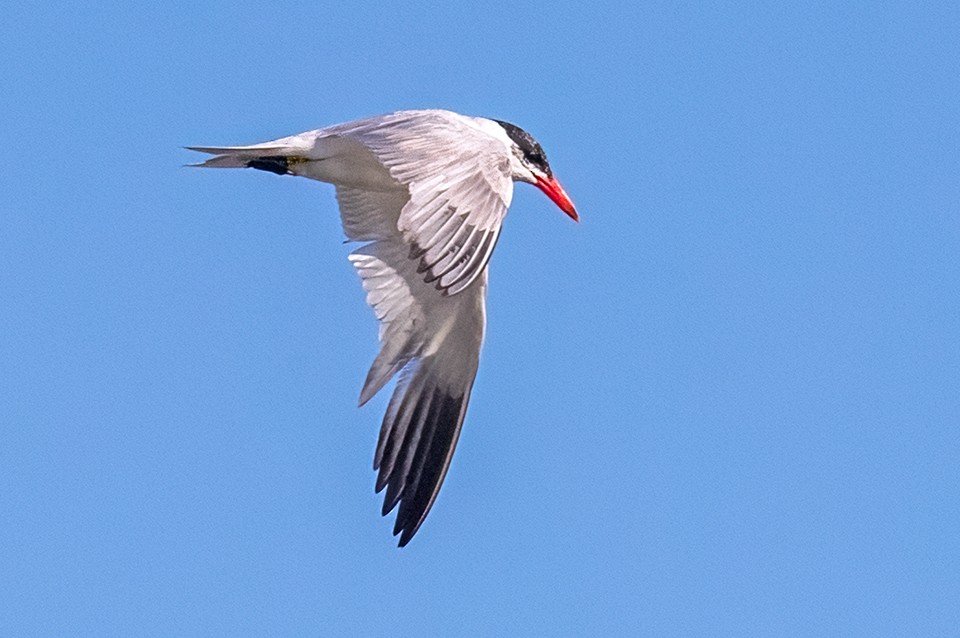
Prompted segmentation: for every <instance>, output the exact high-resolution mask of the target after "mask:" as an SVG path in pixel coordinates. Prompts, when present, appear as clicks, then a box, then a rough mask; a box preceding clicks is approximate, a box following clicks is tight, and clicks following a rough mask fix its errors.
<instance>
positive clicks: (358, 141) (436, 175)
mask: <svg viewBox="0 0 960 638" xmlns="http://www.w3.org/2000/svg"><path fill="white" fill-rule="evenodd" d="M191 148H192V150H198V151H202V152H205V153H210V154H213V155H215V157H213V158H211V159H209V160H207V161H206V162H204V163H203V164H201V166H207V167H216V168H248V167H249V168H257V169H260V170H266V171H270V172H274V173H278V174H292V175H299V176H302V177H307V178H309V179H314V180H318V181H321V182H328V183H331V184H334V185H335V186H336V194H337V200H338V202H339V205H340V216H341V221H342V223H343V229H344V232H345V234H346V235H347V238H348V239H350V240H353V241H358V242H366V243H364V245H363V246H361V247H360V248H358V249H357V250H355V251H354V252H353V253H351V255H350V261H351V262H353V264H354V266H355V267H356V269H357V271H358V273H359V274H360V277H361V280H362V282H363V286H364V289H365V290H366V293H367V302H368V303H369V304H370V306H371V307H372V308H373V309H374V312H375V313H376V315H377V319H378V320H379V321H380V343H381V348H380V352H379V354H378V355H377V357H376V359H375V360H374V363H373V365H372V367H371V368H370V372H369V374H368V375H367V379H366V382H365V383H364V386H363V390H362V391H361V393H360V404H361V405H363V404H364V403H366V402H367V401H368V400H369V399H370V398H371V397H372V396H373V395H374V394H376V393H377V392H378V391H379V390H380V389H381V388H382V387H383V386H384V385H385V384H386V383H387V382H388V381H389V380H390V379H391V378H392V377H393V376H395V375H396V374H397V373H398V372H399V373H400V380H399V382H398V384H397V388H396V390H395V391H394V393H393V396H392V398H391V400H390V403H389V406H388V408H387V413H386V415H385V417H384V420H383V427H382V429H381V432H380V440H379V442H378V444H377V451H376V456H375V460H374V469H377V470H379V475H378V479H377V491H380V490H381V489H383V488H384V487H386V489H387V492H386V496H385V498H384V504H383V513H384V514H387V513H388V512H389V511H390V510H392V509H393V508H394V507H395V506H396V505H397V504H398V503H399V505H400V509H399V512H398V514H397V520H396V524H395V528H394V534H400V545H401V546H403V545H405V544H406V543H407V542H409V540H410V538H412V537H413V535H414V534H415V533H416V531H417V530H418V529H419V527H420V525H421V524H422V523H423V520H424V518H425V517H426V515H427V513H428V512H429V510H430V507H431V506H432V505H433V502H434V500H435V499H436V496H437V492H438V491H439V489H440V485H441V483H442V482H443V478H444V476H445V475H446V471H447V468H448V467H449V464H450V459H451V457H452V455H453V451H454V448H455V447H456V443H457V438H458V436H459V433H460V427H461V426H462V424H463V419H464V415H465V413H466V409H467V403H468V401H469V398H470V390H471V388H472V386H473V380H474V377H475V376H476V373H477V365H478V362H479V354H480V346H481V344H482V342H483V334H484V328H485V323H486V320H485V306H484V304H485V292H486V285H487V275H486V266H487V262H488V260H489V259H490V255H491V253H492V252H493V249H494V246H495V245H496V242H497V238H498V236H499V234H500V228H501V224H502V222H503V218H504V216H505V215H506V211H507V207H508V206H509V205H510V201H511V199H512V195H513V182H514V181H526V182H530V183H534V184H536V185H537V186H538V187H540V188H541V189H542V190H544V192H545V193H547V195H548V196H550V198H551V199H553V200H554V202H556V203H557V204H558V205H559V206H560V207H561V208H562V209H563V210H564V211H565V212H567V214H569V215H570V216H571V217H573V218H574V219H577V216H576V211H575V210H574V208H573V204H572V203H571V202H570V200H569V198H568V197H567V196H566V194H565V193H564V192H563V189H562V188H561V187H560V185H559V183H557V181H556V180H555V179H553V176H552V173H551V171H550V168H549V165H548V164H547V163H546V158H545V157H544V156H543V151H542V149H541V148H540V146H539V144H537V143H536V142H535V141H534V140H533V138H532V137H530V136H529V134H527V133H526V132H524V131H523V130H522V129H519V128H517V127H515V126H513V125H511V124H507V123H504V122H498V121H496V120H488V119H485V118H474V117H466V116H463V115H459V114H457V113H452V112H449V111H440V110H423V111H400V112H397V113H392V114H390V115H384V116H378V117H372V118H366V119H362V120H357V121H354V122H348V123H345V124H338V125H334V126H330V127H327V128H323V129H318V130H315V131H309V132H307V133H301V134H299V135H294V136H291V137H285V138H281V139H278V140H273V141H270V142H264V143H262V144H255V145H252V146H240V147H191Z"/></svg>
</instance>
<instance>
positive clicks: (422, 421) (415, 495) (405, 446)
mask: <svg viewBox="0 0 960 638" xmlns="http://www.w3.org/2000/svg"><path fill="white" fill-rule="evenodd" d="M474 374H475V373H474ZM473 378H474V375H471V376H470V377H469V379H467V383H465V384H458V385H459V387H458V388H453V387H450V385H449V383H447V382H445V381H444V380H442V379H440V378H438V377H437V375H436V374H435V373H434V372H433V371H431V370H430V361H429V357H427V358H425V359H422V360H416V361H413V362H411V363H410V364H408V366H407V367H406V368H405V369H404V370H403V372H402V373H401V375H400V381H399V383H398V384H397V387H396V389H395V390H394V393H393V396H392V397H391V399H390V404H389V406H388V407H387V413H386V415H385V416H384V418H383V426H382V427H381V429H380V439H379V441H378V442H377V452H376V456H375V457H374V462H373V469H374V470H379V475H378V477H377V485H376V490H377V492H380V491H381V490H383V489H384V488H387V492H386V495H385V496H384V501H383V510H382V513H383V515H384V516H386V515H387V514H389V513H390V511H392V510H393V509H394V508H395V507H396V506H397V505H398V504H399V505H400V508H399V510H398V511H397V519H396V522H395V524H394V528H393V534H394V536H396V535H397V534H399V535H400V541H399V546H400V547H403V546H405V545H406V544H407V543H409V542H410V539H412V538H413V536H414V535H415V534H416V533H417V530H419V529H420V526H421V525H422V524H423V521H424V519H426V517H427V514H428V513H429V512H430V508H431V507H433V503H434V501H436V499H437V494H438V493H439V492H440V486H441V485H442V484H443V479H444V477H446V474H447V470H448V469H449V467H450V460H451V459H452V458H453V452H454V450H455V449H456V447H457V439H458V438H459V437H460V429H461V427H462V426H463V419H464V416H465V415H466V413H467V403H468V402H469V401H470V389H471V387H472V385H473Z"/></svg>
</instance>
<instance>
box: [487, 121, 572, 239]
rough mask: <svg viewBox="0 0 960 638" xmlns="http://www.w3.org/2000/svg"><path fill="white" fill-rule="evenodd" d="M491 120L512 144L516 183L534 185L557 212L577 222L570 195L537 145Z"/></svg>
mask: <svg viewBox="0 0 960 638" xmlns="http://www.w3.org/2000/svg"><path fill="white" fill-rule="evenodd" d="M494 121H495V122H496V123H497V124H499V125H500V126H502V127H503V130H504V131H506V133H507V137H509V138H510V141H511V147H510V148H511V150H512V151H513V157H512V159H511V162H510V167H511V169H512V171H513V179H514V180H515V181H518V182H527V183H528V184H533V185H534V186H536V187H537V188H539V189H540V190H542V191H543V192H544V193H545V194H546V195H547V197H549V198H550V199H551V200H553V203H554V204H556V205H557V206H558V207H559V208H560V210H562V211H563V212H565V213H566V214H567V215H569V216H570V217H571V218H573V220H574V221H580V216H579V215H577V209H576V207H574V205H573V202H572V201H571V200H570V196H569V195H567V193H566V191H564V190H563V186H561V185H560V182H558V181H557V179H556V178H555V177H554V176H553V171H552V170H550V164H549V162H547V154H546V153H544V152H543V147H542V146H540V143H539V142H537V140H535V139H533V136H532V135H530V134H529V133H527V132H526V131H524V130H523V129H522V128H520V127H519V126H516V125H515V124H511V123H509V122H501V121H500V120H494Z"/></svg>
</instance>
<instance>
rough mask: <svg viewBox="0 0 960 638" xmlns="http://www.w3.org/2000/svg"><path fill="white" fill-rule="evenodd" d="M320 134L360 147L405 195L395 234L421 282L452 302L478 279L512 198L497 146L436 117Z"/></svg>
mask: <svg viewBox="0 0 960 638" xmlns="http://www.w3.org/2000/svg"><path fill="white" fill-rule="evenodd" d="M323 133H325V134H327V135H333V136H343V137H347V138H349V139H353V140H356V141H358V142H360V143H361V144H362V145H363V146H364V147H366V148H367V149H369V150H370V151H371V152H372V153H373V154H374V155H375V156H376V158H377V160H379V162H380V163H381V164H383V165H384V166H385V167H386V168H387V170H388V171H389V173H390V176H391V177H392V178H393V179H395V180H396V181H397V182H399V183H400V184H403V185H404V186H405V187H406V188H407V191H408V193H409V195H410V199H409V201H408V202H407V203H406V204H405V205H404V207H403V209H402V210H401V212H400V215H399V218H398V220H397V228H398V229H399V230H400V232H401V233H402V236H403V239H404V240H406V242H407V243H408V244H409V245H410V256H411V257H412V258H415V259H418V260H419V266H418V272H420V273H422V274H423V279H424V281H426V282H427V283H433V284H434V285H435V286H436V288H437V289H438V290H440V291H441V292H443V293H444V294H449V295H453V294H456V293H458V292H460V291H462V290H464V289H466V288H467V287H468V286H469V285H470V284H471V283H472V282H473V281H474V280H475V279H476V278H477V277H478V276H479V275H480V273H481V272H483V269H484V267H485V266H486V265H487V262H488V261H489V259H490V255H491V254H492V253H493V249H494V247H495V246H496V243H497V238H498V237H499V235H500V228H501V225H502V223H503V218H504V216H505V215H506V212H507V207H508V206H509V205H510V200H511V198H512V196H513V181H512V179H511V176H510V161H509V157H508V156H507V155H506V154H505V148H504V146H503V144H502V143H501V142H499V141H498V140H496V139H494V138H492V137H491V136H489V135H488V134H486V133H483V132H481V131H479V130H478V129H477V128H476V127H475V126H472V125H471V124H469V122H468V121H466V120H465V118H463V117H461V116H457V115H454V114H450V113H447V112H444V111H403V112H400V113H394V114H392V115H388V116H385V117H380V118H372V119H369V120H360V121H358V122H353V123H350V124H346V125H340V126H335V127H331V128H329V129H324V130H323Z"/></svg>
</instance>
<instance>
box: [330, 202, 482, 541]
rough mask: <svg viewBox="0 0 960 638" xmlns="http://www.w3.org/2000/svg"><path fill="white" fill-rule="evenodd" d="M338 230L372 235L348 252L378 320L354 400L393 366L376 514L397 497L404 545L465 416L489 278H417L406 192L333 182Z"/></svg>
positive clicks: (374, 388)
mask: <svg viewBox="0 0 960 638" xmlns="http://www.w3.org/2000/svg"><path fill="white" fill-rule="evenodd" d="M337 199H338V201H339V203H340V214H341V220H342V222H343V227H344V231H345V232H346V234H347V236H348V237H349V238H351V239H355V240H360V241H363V240H368V241H370V243H368V244H366V245H364V246H362V247H360V248H358V249H357V250H355V251H354V252H353V253H351V255H350V261H351V262H352V263H353V265H354V266H355V267H356V269H357V272H358V273H359V275H360V278H361V280H362V282H363V287H364V289H365V290H366V293H367V303H368V304H370V306H371V307H372V308H373V310H374V312H375V313H376V315H377V319H378V320H379V321H380V342H381V346H380V352H379V354H378V355H377V357H376V359H375V360H374V363H373V365H372V366H371V368H370V372H369V373H368V375H367V380H366V382H365V383H364V386H363V390H362V391H361V393H360V403H361V405H362V404H363V403H365V402H366V401H368V400H369V399H370V398H371V397H373V395H375V394H376V393H377V392H378V391H379V390H380V389H381V388H382V387H383V386H384V385H385V384H386V383H387V382H388V381H389V380H390V378H391V377H393V376H394V375H395V374H396V373H397V372H400V371H401V370H402V372H401V374H400V381H399V383H398V384H397V387H396V389H395V390H394V392H393V396H392V398H391V399H390V403H389V407H388V409H387V413H386V415H385V416H384V418H383V425H382V427H381V430H380V439H379V442H378V443H377V452H376V456H375V459H374V469H375V470H379V475H378V477H377V485H376V489H377V491H378V492H380V491H381V490H383V489H384V488H386V490H387V491H386V495H385V497H384V503H383V513H384V515H386V514H387V513H389V512H390V511H391V510H393V509H394V508H395V507H396V506H397V505H398V504H399V506H400V507H399V511H398V513H397V519H396V523H395V526H394V534H400V546H401V547H402V546H404V545H406V544H407V543H408V542H409V541H410V539H411V538H412V537H413V535H414V534H415V533H416V532H417V530H418V529H419V528H420V525H421V524H422V523H423V520H424V519H425V518H426V516H427V513H428V512H429V511H430V508H431V507H432V506H433V502H434V500H435V499H436V497H437V493H438V492H439V490H440V486H441V484H442V483H443V479H444V477H445V476H446V473H447V468H448V467H449V465H450V459H451V458H452V457H453V452H454V449H455V448H456V445H457V439H458V438H459V435H460V428H461V426H462V425H463V419H464V415H465V414H466V410H467V403H468V401H469V399H470V390H471V388H472V387H473V380H474V378H475V376H476V373H477V365H478V363H479V356H480V346H481V344H482V341H483V330H484V324H485V310H484V294H485V288H486V277H485V275H483V274H481V275H480V278H479V279H476V280H475V283H474V284H473V285H472V286H469V287H468V288H466V289H465V290H463V291H462V292H461V293H460V294H457V295H444V294H442V293H441V292H439V291H438V290H437V289H436V287H435V286H434V285H432V284H431V283H429V282H426V281H424V278H423V277H422V275H421V273H420V272H418V262H417V260H416V259H411V258H410V245H409V244H408V243H407V241H406V239H404V237H403V235H402V233H401V232H400V231H399V230H398V228H397V225H396V224H397V219H399V216H400V215H401V211H402V210H404V208H405V207H406V206H407V205H408V203H409V199H410V198H409V195H408V194H407V193H405V192H403V191H399V192H398V191H393V192H373V191H364V190H359V189H354V188H348V187H338V188H337Z"/></svg>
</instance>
